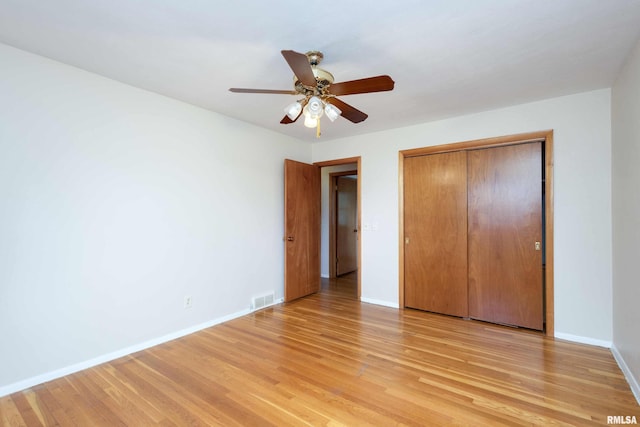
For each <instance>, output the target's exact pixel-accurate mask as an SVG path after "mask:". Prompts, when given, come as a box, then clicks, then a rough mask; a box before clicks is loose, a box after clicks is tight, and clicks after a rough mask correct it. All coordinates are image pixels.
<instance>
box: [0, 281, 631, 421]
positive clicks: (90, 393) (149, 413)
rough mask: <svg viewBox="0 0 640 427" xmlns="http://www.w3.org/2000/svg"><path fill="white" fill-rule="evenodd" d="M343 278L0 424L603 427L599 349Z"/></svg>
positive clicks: (0, 407) (625, 394) (36, 403)
mask: <svg viewBox="0 0 640 427" xmlns="http://www.w3.org/2000/svg"><path fill="white" fill-rule="evenodd" d="M355 295H356V290H355V282H354V281H353V280H350V279H349V278H344V279H339V280H337V281H328V280H324V281H323V290H322V292H321V293H319V294H316V295H313V296H311V297H307V298H304V299H301V300H298V301H295V302H292V303H288V304H280V305H277V306H274V307H272V308H267V309H264V310H262V311H259V312H255V313H253V314H250V315H248V316H245V317H242V318H239V319H235V320H232V321H229V322H226V323H224V324H221V325H218V326H215V327H212V328H209V329H206V330H203V331H201V332H198V333H195V334H193V335H190V336H188V337H184V338H181V339H178V340H175V341H172V342H169V343H166V344H163V345H160V346H157V347H154V348H152V349H149V350H146V351H142V352H139V353H136V354H133V355H131V356H127V357H124V358H121V359H118V360H115V361H113V362H111V363H106V364H104V365H100V366H98V367H95V368H92V369H89V370H87V371H84V372H80V373H77V374H74V375H69V376H67V377H64V378H61V379H58V380H55V381H51V382H49V383H46V384H43V385H39V386H36V387H33V388H31V389H28V390H24V391H22V392H19V393H15V394H12V395H10V396H7V397H4V398H0V421H1V423H2V425H7V426H13V425H28V426H39V425H47V426H54V425H60V426H75V425H78V426H118V425H127V426H144V425H166V426H169V425H224V426H233V425H242V426H248V425H256V426H269V425H276V426H287V425H292V426H298V425H332V426H338V425H348V426H356V425H376V426H392V425H415V426H417V425H419V426H431V425H452V424H453V425H475V426H477V425H491V426H494V425H532V424H539V425H550V424H556V425H578V426H586V425H606V424H607V415H629V416H631V415H634V416H636V418H637V419H639V420H640V407H639V406H638V404H637V403H636V401H635V399H634V397H633V395H632V393H631V391H630V389H629V386H628V384H627V383H626V381H625V379H624V377H623V376H622V373H621V372H620V370H619V368H618V366H617V365H616V363H615V361H614V359H613V357H612V356H611V353H610V352H609V351H608V350H607V349H603V348H597V347H590V346H585V345H579V344H573V343H568V342H563V341H560V340H553V339H550V338H546V337H544V336H542V335H541V334H539V333H535V332H530V331H524V330H519V329H512V328H507V327H502V326H496V325H490V324H486V323H482V322H476V321H465V320H462V319H457V318H451V317H445V316H440V315H435V314H430V313H425V312H420V311H414V310H396V309H392V308H385V307H380V306H376V305H371V304H364V303H362V304H361V303H359V302H357V301H356V300H355Z"/></svg>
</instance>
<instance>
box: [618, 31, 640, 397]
mask: <svg viewBox="0 0 640 427" xmlns="http://www.w3.org/2000/svg"><path fill="white" fill-rule="evenodd" d="M612 123H613V124H612V127H613V142H612V144H613V163H612V164H613V345H614V348H613V350H614V354H616V356H617V358H618V362H620V363H621V365H622V366H623V369H626V371H627V372H626V373H627V379H629V382H630V383H631V385H632V388H633V390H634V392H635V395H636V398H637V399H638V401H639V402H640V386H639V384H640V330H639V329H638V325H640V307H639V305H640V284H639V282H640V279H638V278H639V277H640V250H639V249H638V242H640V191H639V190H638V186H639V185H640V41H639V42H638V44H637V45H636V47H635V49H634V50H633V52H632V53H631V56H630V57H629V59H628V60H627V63H626V65H625V67H624V68H623V70H622V71H621V73H620V75H619V77H618V80H617V81H616V83H615V85H614V86H613V90H612Z"/></svg>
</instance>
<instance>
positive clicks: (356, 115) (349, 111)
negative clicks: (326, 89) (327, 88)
mask: <svg viewBox="0 0 640 427" xmlns="http://www.w3.org/2000/svg"><path fill="white" fill-rule="evenodd" d="M327 102H328V103H329V104H333V105H335V106H336V107H338V108H339V109H340V111H342V114H341V115H342V117H344V118H345V119H347V120H349V121H350V122H353V123H360V122H363V121H365V120H366V119H367V117H369V116H368V115H367V114H365V113H363V112H362V111H360V110H358V109H357V108H355V107H352V106H351V105H349V104H347V103H346V102H343V101H340V100H339V99H338V98H327Z"/></svg>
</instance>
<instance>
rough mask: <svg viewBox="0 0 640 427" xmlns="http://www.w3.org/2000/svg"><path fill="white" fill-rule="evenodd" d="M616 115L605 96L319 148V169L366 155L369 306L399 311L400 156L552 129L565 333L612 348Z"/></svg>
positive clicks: (560, 330)
mask: <svg viewBox="0 0 640 427" xmlns="http://www.w3.org/2000/svg"><path fill="white" fill-rule="evenodd" d="M610 112H611V110H610V90H608V89H604V90H598V91H594V92H588V93H581V94H577V95H572V96H566V97H561V98H555V99H550V100H546V101H541V102H535V103H531V104H524V105H518V106H514V107H510V108H505V109H500V110H495V111H487V112H484V113H480V114H474V115H469V116H463V117H457V118H453V119H449V120H442V121H438V122H432V123H426V124H422V125H418V126H412V127H406V128H401V129H396V130H392V131H385V132H379V133H376V134H369V135H366V136H360V137H354V138H348V139H342V140H337V141H329V142H324V143H322V144H314V145H313V148H312V149H313V161H314V162H318V161H323V160H329V159H334V158H344V157H353V156H362V163H361V176H360V179H361V183H360V185H361V191H362V195H361V197H362V213H361V215H362V223H363V227H362V228H363V231H362V236H361V238H362V298H363V300H364V301H372V302H378V303H386V304H387V305H391V306H394V305H395V306H397V305H398V212H399V211H398V151H399V150H404V149H409V148H416V147H426V146H432V145H440V144H447V143H453V142H460V141H467V140H474V139H480V138H488V137H495V136H502V135H510V134H517V133H523V132H530V131H539V130H545V129H553V130H554V142H555V145H554V150H555V156H554V163H555V176H554V184H555V187H554V192H555V216H554V221H555V223H554V226H555V276H554V285H555V329H556V335H557V336H559V337H563V338H569V339H575V340H579V341H584V342H591V343H595V344H601V345H609V344H610V342H611V339H612V302H611V298H612V297H611V292H612V291H611V274H612V273H611V125H610V124H611V119H610ZM374 119H375V118H370V120H374ZM367 224H377V225H378V227H377V230H376V229H375V228H376V227H369V229H368V230H367V229H366V228H367V227H366V225H367Z"/></svg>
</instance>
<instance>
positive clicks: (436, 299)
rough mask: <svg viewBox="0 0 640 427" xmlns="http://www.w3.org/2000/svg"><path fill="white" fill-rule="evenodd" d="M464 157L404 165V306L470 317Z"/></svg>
mask: <svg viewBox="0 0 640 427" xmlns="http://www.w3.org/2000/svg"><path fill="white" fill-rule="evenodd" d="M466 159H467V158H466V153H465V152H464V151H458V152H454V153H443V154H432V155H428V156H420V157H410V158H407V159H405V160H404V230H405V236H404V237H405V252H404V265H405V272H404V274H405V276H404V277H405V291H404V295H405V306H407V307H412V308H418V309H421V310H428V311H434V312H438V313H444V314H450V315H454V316H461V317H466V316H468V298H467V160H466Z"/></svg>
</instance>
